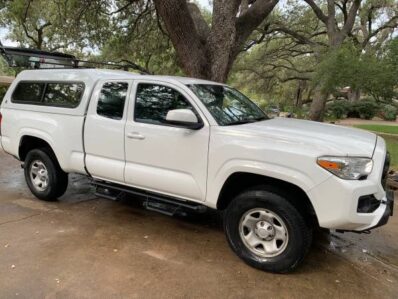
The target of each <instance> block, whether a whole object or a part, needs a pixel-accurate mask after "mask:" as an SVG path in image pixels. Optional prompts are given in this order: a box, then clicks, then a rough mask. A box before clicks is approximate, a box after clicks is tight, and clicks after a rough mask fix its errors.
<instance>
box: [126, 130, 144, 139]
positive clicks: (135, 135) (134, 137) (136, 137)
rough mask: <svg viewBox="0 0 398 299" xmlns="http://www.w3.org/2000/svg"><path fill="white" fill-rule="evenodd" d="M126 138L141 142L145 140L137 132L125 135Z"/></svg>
mask: <svg viewBox="0 0 398 299" xmlns="http://www.w3.org/2000/svg"><path fill="white" fill-rule="evenodd" d="M127 138H130V139H138V140H143V139H145V136H144V135H141V134H140V133H138V132H130V133H128V134H127Z"/></svg>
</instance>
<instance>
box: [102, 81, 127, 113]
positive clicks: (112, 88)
mask: <svg viewBox="0 0 398 299" xmlns="http://www.w3.org/2000/svg"><path fill="white" fill-rule="evenodd" d="M128 86H129V85H128V83H126V82H107V83H105V84H104V85H103V86H102V89H101V93H100V96H99V99H98V105H97V114H98V115H101V116H104V117H107V118H112V119H122V118H123V111H124V103H125V101H126V96H127V89H128Z"/></svg>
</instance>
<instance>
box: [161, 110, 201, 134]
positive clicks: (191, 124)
mask: <svg viewBox="0 0 398 299" xmlns="http://www.w3.org/2000/svg"><path fill="white" fill-rule="evenodd" d="M166 121H167V123H169V124H173V125H176V126H179V127H183V128H187V129H191V130H199V129H200V128H202V127H203V123H202V122H200V121H199V120H198V118H197V117H196V115H195V113H193V111H192V110H190V109H174V110H170V111H169V112H167V115H166Z"/></svg>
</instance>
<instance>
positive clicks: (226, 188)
mask: <svg viewBox="0 0 398 299" xmlns="http://www.w3.org/2000/svg"><path fill="white" fill-rule="evenodd" d="M260 185H262V186H264V185H266V186H269V187H270V188H272V189H273V190H276V191H277V192H278V193H279V194H281V195H284V196H285V197H286V199H287V200H288V201H289V202H290V203H291V204H292V205H293V206H294V207H295V208H296V209H297V210H298V211H299V212H300V213H302V214H303V215H304V216H305V219H306V221H308V222H309V223H310V224H311V225H318V218H317V216H316V212H315V209H314V207H313V205H312V202H311V200H310V198H309V197H308V195H307V193H306V192H305V191H304V190H303V189H302V188H301V187H299V186H297V185H295V184H293V183H291V182H287V181H284V180H281V179H277V178H273V177H270V176H265V175H260V174H255V173H250V172H235V173H232V174H231V175H230V176H229V177H228V178H227V179H226V181H225V182H224V184H223V186H222V188H221V191H220V193H219V195H218V200H217V206H216V207H217V209H218V210H224V209H226V208H227V206H228V205H229V203H230V202H231V201H232V200H233V198H234V197H235V196H236V195H238V194H239V193H241V192H243V191H244V190H247V189H249V188H252V187H255V186H260Z"/></svg>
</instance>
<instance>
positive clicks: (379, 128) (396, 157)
mask: <svg viewBox="0 0 398 299" xmlns="http://www.w3.org/2000/svg"><path fill="white" fill-rule="evenodd" d="M354 127H356V128H359V129H364V130H369V131H373V132H376V133H378V134H379V135H380V136H381V137H383V138H384V140H385V141H386V143H387V149H388V151H389V152H390V156H391V168H392V169H394V170H398V126H394V125H371V124H369V125H355V126H354ZM383 133H387V134H396V136H393V135H385V134H383Z"/></svg>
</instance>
